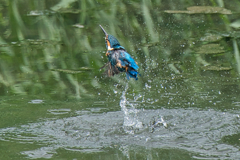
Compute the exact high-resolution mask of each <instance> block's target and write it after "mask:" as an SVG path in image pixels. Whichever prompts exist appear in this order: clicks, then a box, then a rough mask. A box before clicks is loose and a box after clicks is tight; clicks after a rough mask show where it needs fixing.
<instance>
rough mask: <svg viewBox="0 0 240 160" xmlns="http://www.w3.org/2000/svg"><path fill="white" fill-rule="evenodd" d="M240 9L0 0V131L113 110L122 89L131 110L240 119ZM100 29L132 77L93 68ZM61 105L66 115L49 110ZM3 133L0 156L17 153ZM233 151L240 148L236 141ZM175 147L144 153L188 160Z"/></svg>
mask: <svg viewBox="0 0 240 160" xmlns="http://www.w3.org/2000/svg"><path fill="white" fill-rule="evenodd" d="M193 6H197V7H193ZM206 6H207V7H206ZM239 6H240V1H239V0H231V1H224V0H200V1H199V0H192V1H188V0H177V1H176V0H150V1H149V0H141V1H139V0H133V1H128V0H122V1H121V0H113V1H109V0H107V1H98V0H62V1H61V0H51V1H47V0H45V1H44V0H41V1H40V0H0V121H1V122H0V128H8V127H13V126H14V127H16V126H19V125H23V124H26V123H32V122H39V121H44V120H46V119H47V120H48V119H52V118H53V119H54V118H56V119H61V118H63V117H69V116H75V115H78V114H76V113H75V111H78V110H89V109H90V110H91V109H96V108H100V110H101V111H100V112H101V113H105V112H110V111H119V110H121V107H122V106H121V105H120V106H119V102H120V101H121V95H122V92H123V91H124V88H125V86H126V85H128V87H129V88H128V90H127V96H128V97H129V99H127V100H128V101H134V100H136V99H138V98H139V97H140V99H141V102H138V103H139V105H136V106H134V107H135V108H138V109H143V108H144V109H153V110H154V109H159V108H167V109H172V108H179V109H185V108H198V109H200V110H202V109H203V110H208V109H213V110H217V111H224V112H225V111H226V112H231V113H234V112H237V113H238V112H239V103H240V102H239V98H240V86H239V75H240V56H239V55H240V54H239V44H240V43H239V38H240V30H239V29H240V7H239ZM219 7H221V8H219ZM99 24H101V25H102V26H103V27H104V29H105V30H106V31H107V32H108V33H109V34H111V35H114V36H115V37H116V38H117V39H118V40H119V42H120V43H121V45H122V46H124V47H125V48H126V50H127V51H128V53H129V54H130V55H131V56H132V57H134V59H135V60H136V61H137V62H138V64H139V72H140V74H141V76H140V77H139V80H138V81H135V80H132V79H131V80H130V81H128V80H127V79H126V77H125V74H124V73H122V74H120V75H116V76H114V77H106V76H105V75H104V74H103V72H104V71H103V70H100V67H102V66H103V65H104V64H105V63H106V62H107V57H106V56H105V53H106V48H105V42H104V34H103V33H102V31H101V29H100V27H99ZM66 108H67V109H70V111H71V112H68V110H67V113H68V114H63V115H62V114H60V115H58V116H57V117H56V114H48V113H49V109H66ZM61 111H62V110H60V112H61ZM63 112H65V110H63ZM91 113H94V111H93V112H91ZM91 113H90V114H91ZM196 121H197V120H196ZM189 123H192V122H191V121H189ZM193 123H194V122H193ZM229 123H230V122H229ZM0 133H1V131H0ZM234 134H237V135H238V134H239V133H236V132H234ZM1 135H2V136H0V137H2V138H1V139H2V140H3V141H4V143H2V145H0V149H1V150H2V151H0V152H2V153H1V154H2V155H3V156H2V158H3V159H4V157H7V159H8V158H9V157H11V156H12V158H16V157H18V156H17V155H20V152H21V151H22V146H21V145H20V146H19V143H18V141H17V140H16V139H15V141H14V143H13V144H12V143H10V142H6V141H5V140H6V139H5V138H3V137H4V136H3V132H2V133H1ZM11 136H13V135H11ZM227 136H229V135H227ZM237 137H238V136H237ZM226 139H227V140H229V138H226V137H225V139H224V140H226ZM224 140H223V141H224ZM234 141H236V138H235V137H234V138H233V139H231V138H230V140H229V143H231V142H233V143H234ZM9 143H10V144H9ZM234 145H237V148H239V141H238V142H237V144H235V143H234ZM6 146H8V147H6ZM15 146H16V148H17V149H16V148H14V147H15ZM18 146H19V147H18ZM25 147H26V148H28V147H27V145H26V146H25ZM29 148H31V147H29ZM63 148H64V147H63ZM112 149H113V148H111V147H110V150H112ZM176 149H177V152H175V149H173V150H168V149H166V148H164V149H163V150H161V147H159V148H158V147H156V150H154V151H153V150H152V151H146V152H147V153H149V152H154V154H155V153H166V152H169V154H168V155H167V156H166V157H168V156H169V155H170V154H172V153H176V155H173V157H172V159H178V158H179V159H192V158H194V156H192V155H191V154H189V153H185V151H184V152H181V150H182V148H176ZM178 149H179V150H180V151H179V150H178ZM15 150H16V151H15ZM6 151H10V154H7V153H6ZM109 152H110V151H109ZM109 152H107V153H109ZM115 152H117V153H116V154H117V155H118V156H120V157H121V158H122V159H131V158H129V157H128V158H126V156H125V154H123V155H121V154H120V153H119V152H121V153H123V151H122V150H121V149H120V150H117V151H115ZM178 152H179V153H178ZM186 152H187V151H186ZM61 153H63V152H61ZM84 153H85V152H84ZM86 153H87V152H86ZM139 153H141V149H140V151H139ZM129 154H132V153H129ZM149 154H150V153H149ZM199 154H200V153H199ZM71 155H72V154H71ZM113 155H114V154H113ZM146 155H147V154H146ZM200 155H201V154H200ZM58 156H59V157H62V159H64V158H63V157H65V156H63V155H61V154H59V155H58ZM85 156H86V155H85ZM23 157H24V156H23ZM66 157H67V156H66ZM87 157H88V155H87V156H86V157H85V159H88V158H90V159H91V158H92V159H96V157H99V154H98V153H97V152H96V153H93V155H90V157H88V158H87ZM133 157H134V156H133ZM137 157H138V156H136V155H135V158H132V159H138V158H137ZM140 157H141V156H140ZM143 157H145V158H146V156H143ZM147 157H148V156H147ZM153 157H154V156H153ZM166 157H165V158H166ZM183 157H185V158H183ZM203 157H204V156H203ZM220 157H221V156H220ZM233 157H234V156H233ZM233 157H232V158H233ZM2 158H1V159H2ZM45 158H46V157H45ZM50 158H52V157H51V156H50ZM111 158H113V159H115V158H116V157H115V156H113V157H108V156H107V155H104V156H102V158H101V157H100V158H99V159H111ZM121 158H120V159H121ZM158 158H159V157H155V158H152V159H158ZM218 158H219V157H218ZM59 159H60V158H59ZM65 159H68V158H65ZM72 159H74V158H72ZM143 159H144V158H143ZM148 159H151V158H148ZM166 159H168V158H166ZM230 159H231V156H230Z"/></svg>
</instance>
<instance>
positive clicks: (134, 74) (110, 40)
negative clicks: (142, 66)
mask: <svg viewBox="0 0 240 160" xmlns="http://www.w3.org/2000/svg"><path fill="white" fill-rule="evenodd" d="M99 26H100V28H101V29H102V31H103V33H104V34H105V44H106V48H107V52H106V56H107V57H108V62H107V63H106V64H105V65H104V66H103V67H101V69H102V68H105V67H107V71H106V72H107V75H108V76H109V77H111V76H114V75H115V74H119V73H120V72H125V73H126V77H127V79H128V80H129V79H130V78H134V79H135V80H138V75H140V74H139V72H138V71H137V70H138V68H139V67H138V65H137V62H136V61H135V60H134V59H133V58H132V57H131V56H130V54H129V53H127V51H126V49H125V48H124V47H123V46H121V45H120V43H119V41H118V40H117V39H116V38H115V37H114V36H113V35H110V34H108V33H107V32H106V31H105V30H104V28H103V27H102V26H101V25H99Z"/></svg>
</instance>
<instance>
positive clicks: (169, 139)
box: [0, 86, 240, 159]
mask: <svg viewBox="0 0 240 160" xmlns="http://www.w3.org/2000/svg"><path fill="white" fill-rule="evenodd" d="M127 89H128V86H126V88H125V90H124V91H123V93H122V97H121V101H120V107H121V108H122V111H115V112H106V113H102V112H101V111H100V110H99V112H98V113H97V112H95V113H92V112H84V111H83V112H84V113H82V112H80V111H77V112H76V113H77V114H78V115H77V116H74V117H66V118H61V119H56V120H51V119H49V120H45V121H42V122H37V123H29V124H26V125H21V126H19V127H9V128H3V129H0V139H1V141H10V142H16V143H22V144H28V143H29V144H35V143H37V144H38V145H39V147H38V148H37V149H34V150H31V149H30V148H29V149H28V150H27V149H24V150H22V152H21V154H23V155H26V156H27V157H28V158H33V159H35V158H51V157H54V156H55V155H57V154H59V153H58V150H59V149H61V150H65V151H73V152H75V151H77V152H80V153H84V154H87V153H97V152H99V153H101V152H108V151H107V150H108V149H107V148H109V147H110V148H111V150H114V151H115V152H117V151H119V152H121V153H122V154H123V156H130V155H131V152H132V151H134V152H136V153H138V152H141V148H145V149H147V150H152V152H153V153H152V154H155V153H154V149H156V148H158V149H160V150H164V149H167V148H168V149H169V148H177V149H179V150H185V151H188V152H189V153H192V154H193V155H194V157H195V158H201V157H205V158H210V159H211V158H230V159H236V158H237V157H239V156H240V153H239V147H238V146H233V145H229V144H226V143H224V142H222V138H224V137H226V136H229V135H234V134H238V133H239V128H238V127H237V126H239V125H240V121H239V115H238V114H236V113H228V112H220V111H217V110H213V109H209V110H201V109H198V108H188V109H166V108H162V109H155V110H151V109H149V110H144V109H136V108H135V106H136V107H138V108H144V106H142V104H141V103H136V101H135V102H134V100H133V102H130V101H131V100H129V99H128V100H127V97H126V95H125V92H126V91H127ZM50 111H51V112H53V113H54V114H55V112H56V110H50ZM62 111H64V112H68V111H69V110H66V109H65V110H61V111H57V112H62ZM133 146H138V147H140V148H139V149H140V150H138V149H137V148H138V147H134V148H133ZM158 152H159V151H158ZM145 156H147V155H145ZM159 157H161V156H160V155H159Z"/></svg>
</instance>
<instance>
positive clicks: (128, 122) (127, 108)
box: [120, 84, 143, 133]
mask: <svg viewBox="0 0 240 160" xmlns="http://www.w3.org/2000/svg"><path fill="white" fill-rule="evenodd" d="M127 90H128V84H127V85H126V87H125V90H124V91H123V93H122V96H121V100H120V106H121V110H122V111H123V113H124V123H123V125H124V127H128V128H129V127H131V128H132V130H126V132H128V133H134V130H135V129H140V128H142V127H143V124H142V122H141V121H139V120H138V115H137V113H138V110H137V109H135V104H133V103H130V102H129V101H128V100H127V98H126V92H127Z"/></svg>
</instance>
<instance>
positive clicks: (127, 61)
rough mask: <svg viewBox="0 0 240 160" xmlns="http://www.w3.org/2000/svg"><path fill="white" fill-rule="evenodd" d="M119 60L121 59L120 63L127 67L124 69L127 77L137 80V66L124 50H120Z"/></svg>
mask: <svg viewBox="0 0 240 160" xmlns="http://www.w3.org/2000/svg"><path fill="white" fill-rule="evenodd" d="M119 60H120V61H121V65H122V66H123V67H127V68H128V69H127V70H126V76H127V79H129V78H135V79H136V80H138V77H137V75H138V74H139V73H138V72H137V70H138V68H139V67H138V65H137V64H136V62H135V60H134V59H133V58H132V57H131V56H130V55H129V54H128V53H127V52H126V51H122V52H120V56H119Z"/></svg>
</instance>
